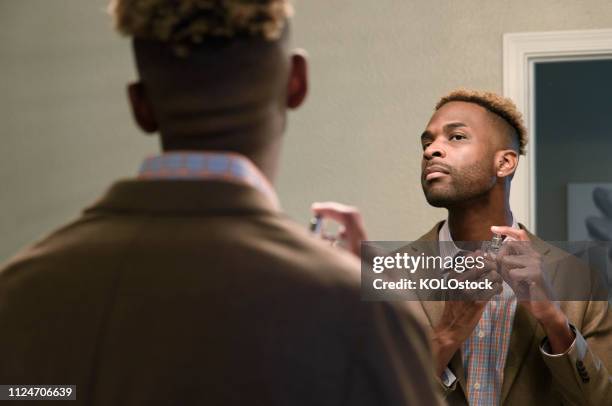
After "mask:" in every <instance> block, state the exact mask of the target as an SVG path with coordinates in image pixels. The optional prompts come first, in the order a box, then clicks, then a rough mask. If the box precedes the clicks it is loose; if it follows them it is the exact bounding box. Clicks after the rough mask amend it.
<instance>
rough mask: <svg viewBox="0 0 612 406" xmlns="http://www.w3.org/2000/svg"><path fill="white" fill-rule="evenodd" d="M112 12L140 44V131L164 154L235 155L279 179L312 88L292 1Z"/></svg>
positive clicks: (135, 96) (132, 4) (122, 2)
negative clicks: (155, 137)
mask: <svg viewBox="0 0 612 406" xmlns="http://www.w3.org/2000/svg"><path fill="white" fill-rule="evenodd" d="M109 11H110V13H111V15H112V16H113V18H114V20H115V26H116V28H117V29H118V30H119V31H120V32H121V33H123V34H124V35H126V36H129V37H131V38H132V42H133V49H134V56H135V59H136V66H137V70H138V74H139V79H140V80H139V81H138V82H136V83H133V84H131V85H130V86H129V95H130V101H131V105H132V110H133V113H134V117H135V120H136V122H137V123H138V124H139V126H140V127H141V128H142V129H143V130H144V131H146V132H157V131H159V132H160V134H161V140H162V147H163V148H164V150H209V151H210V150H216V151H234V152H237V153H240V154H242V155H245V156H246V157H248V158H250V159H251V160H253V161H254V162H255V164H256V165H257V166H258V167H259V168H260V169H262V170H263V172H264V174H265V175H266V176H267V177H268V178H274V175H275V168H276V161H277V159H278V150H279V149H280V136H281V135H282V133H283V131H284V130H285V127H286V110H287V108H297V107H299V106H300V105H301V104H302V102H303V101H304V99H305V97H306V93H307V88H308V85H307V72H306V59H305V57H304V55H303V53H302V52H300V51H292V50H291V49H290V46H289V42H290V28H289V18H290V17H291V15H292V14H293V8H292V6H291V4H290V2H289V1H288V0H267V1H232V0H225V1H195V0H194V1H191V0H189V1H181V2H171V1H163V0H159V1H138V0H115V1H113V2H111V5H110V7H109Z"/></svg>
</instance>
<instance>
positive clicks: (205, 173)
mask: <svg viewBox="0 0 612 406" xmlns="http://www.w3.org/2000/svg"><path fill="white" fill-rule="evenodd" d="M138 179H142V180H159V179H174V180H207V179H208V180H217V181H224V182H233V183H239V184H244V185H249V186H251V187H254V188H255V189H257V190H259V191H260V192H261V193H263V194H264V195H265V196H266V197H267V198H268V199H269V200H270V201H271V202H272V204H273V205H274V207H276V208H279V207H280V205H279V202H278V197H277V196H276V192H275V191H274V188H273V187H272V185H271V184H270V182H269V181H268V180H267V179H266V177H265V176H264V175H263V174H262V173H261V171H260V170H259V169H257V167H256V166H255V165H254V164H253V163H252V162H251V161H250V160H249V159H248V158H246V157H245V156H243V155H240V154H237V153H234V152H217V151H215V152H206V151H204V152H201V151H177V152H165V153H163V154H161V155H155V156H151V157H148V158H147V159H145V161H144V162H143V164H142V166H141V167H140V171H139V173H138Z"/></svg>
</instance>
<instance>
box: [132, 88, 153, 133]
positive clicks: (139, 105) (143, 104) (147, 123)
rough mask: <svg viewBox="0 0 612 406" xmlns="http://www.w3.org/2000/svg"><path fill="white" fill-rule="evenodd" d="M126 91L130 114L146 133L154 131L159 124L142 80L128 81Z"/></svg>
mask: <svg viewBox="0 0 612 406" xmlns="http://www.w3.org/2000/svg"><path fill="white" fill-rule="evenodd" d="M127 91H128V97H129V99H130V105H131V106H132V116H133V117H134V120H135V121H136V123H137V124H138V126H139V127H140V128H141V129H142V130H143V131H144V132H146V133H149V134H151V133H154V132H156V131H157V130H158V129H159V126H158V125H157V120H156V119H155V113H154V112H153V107H152V106H151V103H150V102H149V99H148V97H147V93H146V90H145V87H144V85H143V84H142V82H134V83H130V84H129V85H128V88H127Z"/></svg>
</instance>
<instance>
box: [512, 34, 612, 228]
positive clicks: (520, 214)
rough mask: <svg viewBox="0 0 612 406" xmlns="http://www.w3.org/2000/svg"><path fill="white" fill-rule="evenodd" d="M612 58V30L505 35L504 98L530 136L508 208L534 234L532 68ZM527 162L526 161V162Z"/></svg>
mask: <svg viewBox="0 0 612 406" xmlns="http://www.w3.org/2000/svg"><path fill="white" fill-rule="evenodd" d="M610 57H612V29H603V30H584V31H550V32H525V33H511V34H504V37H503V76H504V79H503V80H504V83H503V86H504V96H506V97H509V98H511V99H512V100H513V101H514V102H515V103H516V106H517V107H518V109H519V111H521V113H523V118H524V120H525V125H526V126H527V131H528V133H529V144H527V151H528V152H527V156H526V157H523V158H522V159H521V164H520V165H519V168H518V170H517V172H516V174H515V176H514V180H513V182H512V184H513V186H512V193H511V194H510V206H511V207H512V211H513V213H514V215H515V218H516V219H517V221H521V222H523V223H524V224H525V225H526V226H527V227H528V228H529V229H530V230H532V231H533V232H536V231H537V230H536V218H535V217H536V202H535V196H536V173H535V154H536V151H535V142H534V141H535V138H536V136H537V134H536V133H535V128H534V127H535V126H534V123H535V114H534V107H535V103H534V86H533V79H534V66H535V63H536V62H543V61H551V62H552V61H564V60H575V59H600V58H606V59H607V58H610ZM525 158H526V159H525Z"/></svg>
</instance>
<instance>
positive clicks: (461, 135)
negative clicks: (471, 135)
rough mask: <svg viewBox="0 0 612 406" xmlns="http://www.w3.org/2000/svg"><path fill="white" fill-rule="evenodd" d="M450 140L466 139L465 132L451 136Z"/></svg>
mask: <svg viewBox="0 0 612 406" xmlns="http://www.w3.org/2000/svg"><path fill="white" fill-rule="evenodd" d="M449 139H450V140H463V139H465V135H463V134H453V135H451V136H450V138H449Z"/></svg>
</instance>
